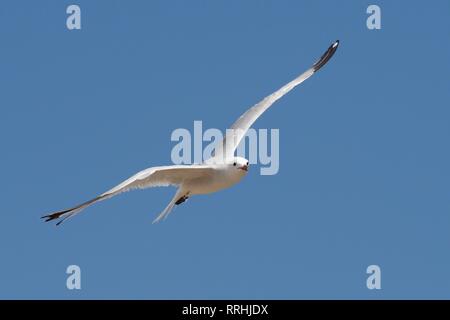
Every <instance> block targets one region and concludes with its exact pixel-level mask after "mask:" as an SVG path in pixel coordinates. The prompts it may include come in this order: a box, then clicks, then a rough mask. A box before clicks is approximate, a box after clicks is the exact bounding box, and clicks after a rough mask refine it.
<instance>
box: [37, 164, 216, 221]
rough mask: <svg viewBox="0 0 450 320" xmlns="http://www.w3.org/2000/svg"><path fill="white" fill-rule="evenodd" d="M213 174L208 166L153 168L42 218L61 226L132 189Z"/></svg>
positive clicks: (181, 181)
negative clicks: (93, 206)
mask: <svg viewBox="0 0 450 320" xmlns="http://www.w3.org/2000/svg"><path fill="white" fill-rule="evenodd" d="M210 174H213V169H212V168H211V167H208V166H207V165H190V166H183V165H175V166H163V167H153V168H148V169H145V170H143V171H140V172H138V173H136V174H135V175H133V176H132V177H130V178H128V179H127V180H125V181H124V182H122V183H120V184H119V185H117V186H116V187H114V188H112V189H110V190H108V191H106V192H105V193H103V194H101V195H99V196H98V197H96V198H94V199H92V200H89V201H87V202H84V203H82V204H80V205H78V206H76V207H73V208H70V209H67V210H63V211H58V212H55V213H52V214H49V215H45V216H43V217H42V218H44V219H46V221H50V220H54V219H59V218H61V219H62V220H60V221H59V222H58V223H57V225H59V224H61V223H62V222H63V221H64V220H66V219H68V218H70V217H72V216H74V215H76V214H77V213H79V212H80V211H81V210H83V209H85V208H87V207H88V206H90V205H92V204H94V203H96V202H98V201H102V200H105V199H109V198H111V197H113V196H115V195H117V194H120V193H122V192H126V191H129V190H132V189H138V188H139V189H143V188H151V187H159V186H169V185H174V186H179V185H181V184H182V183H183V181H185V180H190V179H195V178H197V177H201V176H205V175H210Z"/></svg>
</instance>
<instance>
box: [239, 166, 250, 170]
mask: <svg viewBox="0 0 450 320" xmlns="http://www.w3.org/2000/svg"><path fill="white" fill-rule="evenodd" d="M239 169H241V170H244V171H248V166H247V165H245V166H242V167H239Z"/></svg>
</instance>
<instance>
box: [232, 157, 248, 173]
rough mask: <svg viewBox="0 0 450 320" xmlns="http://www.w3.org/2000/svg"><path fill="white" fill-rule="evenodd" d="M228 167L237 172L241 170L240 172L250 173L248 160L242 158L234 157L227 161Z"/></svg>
mask: <svg viewBox="0 0 450 320" xmlns="http://www.w3.org/2000/svg"><path fill="white" fill-rule="evenodd" d="M227 165H228V167H231V168H234V169H236V170H240V171H239V172H245V173H247V171H248V160H247V159H245V158H242V157H234V158H232V159H230V160H228V161H227Z"/></svg>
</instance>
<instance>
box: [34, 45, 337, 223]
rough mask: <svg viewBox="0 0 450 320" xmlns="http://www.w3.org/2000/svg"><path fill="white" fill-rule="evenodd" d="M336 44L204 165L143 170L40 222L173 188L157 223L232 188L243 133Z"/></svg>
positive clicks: (238, 127) (254, 111)
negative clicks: (190, 202)
mask: <svg viewBox="0 0 450 320" xmlns="http://www.w3.org/2000/svg"><path fill="white" fill-rule="evenodd" d="M338 44H339V42H338V41H336V42H334V43H333V44H332V45H331V46H330V47H329V48H328V50H327V51H326V52H325V53H324V54H323V55H322V57H321V58H320V59H319V60H318V61H317V62H316V63H314V65H313V66H312V67H311V68H309V69H308V70H307V71H305V72H304V73H302V74H301V75H300V76H298V77H297V78H295V79H294V80H293V81H291V82H289V83H288V84H286V85H285V86H283V87H282V88H280V89H279V90H277V91H276V92H274V93H273V94H271V95H269V96H267V97H266V98H264V99H263V100H262V101H261V102H259V103H257V104H256V105H254V106H253V107H252V108H250V109H249V110H247V111H246V112H245V113H244V114H243V115H242V116H241V117H240V118H239V119H238V120H237V121H236V122H235V123H234V124H233V126H232V127H231V129H232V130H230V131H228V130H227V131H228V132H229V133H227V135H226V137H225V138H224V140H223V141H222V143H220V144H219V145H218V147H217V148H216V150H215V155H214V156H213V157H212V158H210V159H208V160H206V161H205V162H204V163H202V164H194V165H173V166H161V167H152V168H148V169H145V170H143V171H140V172H138V173H136V174H135V175H133V176H132V177H130V178H128V179H127V180H125V181H123V182H122V183H120V184H119V185H117V186H116V187H114V188H112V189H110V190H108V191H107V192H105V193H103V194H101V195H100V196H98V197H96V198H94V199H92V200H89V201H87V202H85V203H82V204H80V205H78V206H76V207H73V208H70V209H67V210H63V211H58V212H55V213H52V214H49V215H46V216H43V217H42V218H45V219H46V221H51V220H54V219H61V220H59V221H58V223H57V225H59V224H61V223H62V222H63V221H64V220H66V219H68V218H70V217H72V216H74V215H76V214H77V213H78V212H80V211H81V210H83V209H85V208H86V207H88V206H90V205H92V204H93V203H95V202H98V201H102V200H105V199H108V198H111V197H113V196H115V195H117V194H120V193H122V192H125V191H128V190H131V189H137V188H140V189H143V188H149V187H157V186H169V185H173V186H177V187H178V190H177V192H176V194H175V196H174V197H173V198H172V200H171V201H170V203H169V204H168V205H167V207H166V208H165V209H164V210H163V212H161V214H160V215H159V216H158V217H157V218H156V219H155V220H154V222H158V221H160V220H161V219H164V218H166V217H167V215H168V214H169V213H170V212H171V210H172V209H173V207H174V206H175V205H179V204H181V203H183V202H185V201H186V200H187V199H188V198H189V197H190V196H193V195H199V194H208V193H212V192H217V191H220V190H222V189H226V188H229V187H231V186H233V185H235V184H236V183H238V182H239V181H240V180H241V179H242V178H243V177H244V176H245V175H246V174H247V171H248V165H249V163H248V160H247V159H244V158H242V157H235V156H234V153H235V151H236V149H237V147H238V145H239V143H240V141H241V140H242V139H243V137H244V136H245V133H246V132H247V130H248V129H249V128H250V126H251V125H252V124H253V123H254V122H255V121H256V119H258V117H259V116H260V115H261V114H262V113H263V112H264V111H266V110H267V109H268V108H269V107H270V106H271V105H272V104H273V103H274V102H275V101H277V100H278V99H280V98H281V97H282V96H283V95H285V94H286V93H288V92H289V91H290V90H292V89H293V88H295V87H296V86H297V85H299V84H300V83H302V82H303V81H305V80H306V79H308V78H309V77H310V76H312V75H313V74H314V73H315V72H316V71H318V70H319V69H320V68H321V67H322V66H323V65H324V64H325V63H326V62H327V61H328V60H329V59H330V58H331V57H332V56H333V54H334V52H335V51H336V50H337V47H338Z"/></svg>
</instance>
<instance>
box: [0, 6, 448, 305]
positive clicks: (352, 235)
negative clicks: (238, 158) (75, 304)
mask: <svg viewBox="0 0 450 320" xmlns="http://www.w3.org/2000/svg"><path fill="white" fill-rule="evenodd" d="M72 3H75V4H78V5H79V6H80V7H81V10H82V13H81V14H82V30H78V31H69V30H67V28H66V17H67V14H66V12H65V11H66V8H67V6H68V5H69V4H72ZM370 4H378V5H379V6H380V7H381V10H382V29H381V30H373V31H371V30H368V29H367V27H366V19H367V17H368V15H367V14H366V9H367V7H368V5H370ZM449 15H450V2H449V1H433V3H432V4H430V3H427V2H425V1H421V2H419V1H414V2H411V1H370V2H369V1H268V0H258V1H256V0H252V1H237V0H232V1H229V0H227V1H206V0H203V1H100V0H98V1H81V0H80V1H56V0H55V1H2V4H1V6H0V39H1V49H0V88H1V93H0V108H1V109H0V110H1V117H0V142H1V169H0V170H1V177H2V183H1V187H0V188H1V190H0V194H1V201H0V215H1V216H0V218H1V219H0V298H44V299H45V298H61V299H79V298H125V299H136V298H137V299H142V298H150V299H167V298H176V299H190V298H192V299H197V298H202V299H208V298H214V299H215V298H236V299H240V298H258V299H260V298H261V299H264V298H271V299H272V298H273V299H279V298H285V299H301V298H326V299H329V298H339V299H341V298H344V299H345V298H358V299H359V298H369V299H381V298H383V299H391V298H450V275H449V270H450V250H449V246H450V196H449V195H450V169H449V163H450V149H449V139H450V126H449V119H450V111H449V74H450V64H449V62H448V59H449V57H450V42H449V36H450V19H449ZM336 39H339V40H341V45H340V47H339V50H338V51H337V53H336V55H335V56H334V57H333V59H332V60H331V61H330V63H329V64H328V65H326V67H325V68H324V69H323V70H321V71H320V72H319V73H318V74H316V75H315V76H314V77H312V78H311V79H309V80H308V81H307V82H305V83H304V84H302V85H301V86H300V87H298V88H297V89H296V90H294V91H293V92H291V93H290V94H289V95H287V96H285V97H284V98H283V99H282V100H280V101H279V102H278V103H277V104H276V105H275V106H274V107H273V108H272V109H270V110H269V111H268V112H267V113H265V114H264V115H263V116H262V117H261V118H260V119H259V120H258V122H257V123H256V124H255V128H269V129H270V128H279V129H280V171H279V173H278V174H277V175H274V176H261V175H259V166H258V165H255V166H253V167H252V168H251V170H250V172H249V174H248V176H247V177H246V178H245V179H244V180H243V181H242V182H241V183H240V184H238V185H236V186H235V187H233V188H230V189H227V190H225V191H222V192H219V193H216V194H212V195H209V196H198V197H194V198H191V199H190V200H189V201H188V202H187V203H186V204H183V205H182V206H180V207H178V208H177V209H176V210H175V211H174V212H173V213H172V214H171V215H170V216H169V218H168V219H167V220H166V221H164V222H163V223H160V224H155V225H152V224H151V222H152V220H153V219H154V218H155V217H156V215H157V214H158V213H159V212H160V211H161V210H162V209H163V208H164V207H165V206H166V204H167V203H168V201H169V200H170V199H171V197H172V195H173V192H174V189H173V188H158V189H148V190H143V191H134V192H131V193H128V194H126V195H122V196H118V197H115V198H113V199H110V200H108V201H105V202H101V203H99V204H96V205H94V206H92V207H90V208H89V209H87V210H85V211H83V213H82V214H80V215H78V216H77V217H75V218H74V219H71V220H70V221H68V222H67V223H65V224H63V225H62V226H61V227H58V228H57V227H55V226H54V224H44V223H43V222H42V220H40V219H39V217H40V216H41V215H43V214H46V213H50V212H52V211H56V210H60V209H64V208H67V207H70V206H73V205H75V204H78V203H80V202H83V201H85V200H88V199H90V198H92V197H94V196H96V195H98V194H99V193H102V192H104V191H106V190H107V189H109V188H110V187H112V186H114V185H116V184H117V183H118V182H121V181H122V180H123V179H125V178H127V177H128V176H130V175H132V174H134V173H135V172H137V171H139V170H141V169H144V168H147V167H150V166H154V165H163V164H170V161H171V158H170V152H171V149H172V147H173V146H174V145H175V143H174V142H171V141H170V135H171V132H172V131H173V130H174V129H176V128H187V129H192V127H193V121H194V120H203V124H204V127H205V128H211V127H214V128H220V129H225V128H227V127H228V126H229V125H231V124H232V123H233V122H234V121H235V120H236V119H237V117H238V116H239V115H240V114H241V113H242V112H244V111H245V110H246V109H247V108H248V107H250V106H251V105H253V104H254V103H256V102H258V101H259V100H260V99H261V98H263V97H264V96H265V95H267V94H269V93H271V92H273V91H274V90H275V89H277V88H278V87H280V86H281V85H283V84H285V83H286V82H287V81H289V80H291V79H293V78H294V77H295V76H296V75H298V74H299V73H300V72H303V71H304V70H305V69H306V68H308V67H309V66H310V65H311V63H313V62H314V61H315V60H316V59H317V58H318V57H319V56H320V55H321V54H322V53H323V51H324V50H325V49H326V48H327V47H328V46H329V45H330V44H331V43H332V42H333V41H334V40H336ZM71 264H76V265H79V266H80V267H81V272H82V280H81V281H82V289H81V290H79V291H77V290H72V291H70V290H68V289H67V288H66V278H67V275H66V273H65V271H66V268H67V266H68V265H71ZM371 264H377V265H379V266H380V267H381V272H382V280H381V285H382V289H381V290H368V289H367V287H366V278H367V276H368V275H367V274H366V268H367V266H369V265H371Z"/></svg>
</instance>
